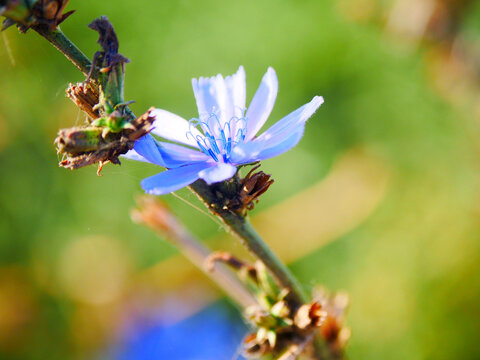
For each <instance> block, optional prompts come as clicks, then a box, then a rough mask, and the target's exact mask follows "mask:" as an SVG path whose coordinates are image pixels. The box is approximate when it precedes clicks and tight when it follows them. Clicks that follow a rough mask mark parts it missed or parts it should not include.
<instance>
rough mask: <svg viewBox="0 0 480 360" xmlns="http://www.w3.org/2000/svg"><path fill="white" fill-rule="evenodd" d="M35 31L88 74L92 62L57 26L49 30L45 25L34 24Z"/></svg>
mask: <svg viewBox="0 0 480 360" xmlns="http://www.w3.org/2000/svg"><path fill="white" fill-rule="evenodd" d="M33 29H34V30H35V31H36V32H37V33H39V34H40V35H41V36H43V37H44V38H45V39H47V40H48V41H49V42H50V43H51V44H52V45H53V46H55V47H56V48H57V50H58V51H60V52H61V53H62V54H63V55H65V57H66V58H67V59H68V60H70V61H71V62H72V64H73V65H75V66H76V67H77V69H78V70H80V71H81V72H82V73H84V74H85V76H86V75H88V73H89V71H90V68H91V67H92V62H91V61H90V59H89V58H88V57H87V56H86V55H85V54H84V53H83V52H82V51H81V50H80V49H79V48H78V47H77V46H76V45H75V44H74V43H72V42H71V41H70V39H69V38H67V37H66V36H65V34H64V33H63V32H62V30H60V29H59V28H57V29H55V30H49V29H48V27H46V26H35V27H34V28H33Z"/></svg>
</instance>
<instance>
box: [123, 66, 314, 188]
mask: <svg viewBox="0 0 480 360" xmlns="http://www.w3.org/2000/svg"><path fill="white" fill-rule="evenodd" d="M192 85H193V92H194V94H195V99H196V101H197V107H198V112H199V118H198V119H192V120H190V121H187V120H185V119H183V118H181V117H180V116H178V115H175V114H172V113H170V112H168V111H165V110H161V109H156V110H154V111H153V112H152V115H153V116H155V122H154V124H153V126H154V129H153V130H152V131H151V134H154V135H156V136H158V137H160V138H163V139H167V140H169V141H172V142H174V143H170V142H163V141H159V140H157V139H156V138H154V137H153V136H152V135H150V134H149V135H146V136H144V137H143V138H141V139H140V140H139V141H137V142H136V143H135V146H134V148H133V150H131V151H129V152H128V153H127V154H125V157H127V158H130V159H134V160H140V161H146V162H150V163H153V164H156V165H160V166H163V167H165V168H167V169H168V170H167V171H164V172H161V173H159V174H157V175H154V176H151V177H149V178H146V179H144V180H143V181H142V182H141V185H142V187H143V188H144V190H145V191H146V192H147V193H151V194H155V195H162V194H167V193H170V192H172V191H176V190H178V189H180V188H182V187H185V186H188V185H190V184H191V183H193V182H194V181H196V180H198V179H203V180H205V181H206V182H207V183H208V184H212V183H216V182H220V181H224V180H228V179H230V178H231V177H232V176H234V175H235V173H236V172H237V166H239V165H244V164H250V163H253V162H256V161H260V160H265V159H268V158H271V157H273V156H277V155H280V154H282V153H283V152H285V151H287V150H290V149H291V148H293V147H294V146H295V145H297V143H298V142H299V140H300V138H301V137H302V135H303V131H304V129H305V122H306V121H307V120H308V118H310V116H312V115H313V113H314V112H315V111H316V110H317V109H318V107H319V106H320V105H321V104H322V103H323V98H322V97H321V96H315V97H314V98H313V99H312V101H310V102H309V103H308V104H305V105H303V106H302V107H300V108H298V109H297V110H295V111H293V112H292V113H290V114H288V115H287V116H285V117H284V118H283V119H281V120H280V121H278V122H277V123H276V124H274V125H273V126H272V127H270V128H269V129H268V130H266V131H265V132H264V133H262V134H261V135H259V136H256V135H257V133H258V131H259V130H260V128H261V127H262V126H263V125H264V124H265V122H266V121H267V118H268V116H269V115H270V113H271V111H272V108H273V104H274V103H275V99H276V97H277V91H278V80H277V75H276V74H275V71H274V70H273V69H272V68H268V70H267V72H266V74H265V75H264V76H263V79H262V82H261V84H260V87H259V88H258V90H257V92H256V94H255V96H254V97H253V99H252V101H251V103H250V106H249V107H248V109H246V108H245V97H246V90H245V70H244V69H243V67H242V66H241V67H240V68H239V69H238V71H237V72H236V73H235V74H234V75H232V76H227V77H226V78H225V79H224V78H223V77H222V75H220V74H219V75H217V76H214V77H211V78H202V77H201V78H200V79H198V80H197V79H193V80H192Z"/></svg>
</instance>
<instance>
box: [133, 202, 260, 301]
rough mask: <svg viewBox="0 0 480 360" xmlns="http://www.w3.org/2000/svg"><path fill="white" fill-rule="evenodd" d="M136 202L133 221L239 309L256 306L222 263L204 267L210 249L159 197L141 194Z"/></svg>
mask: <svg viewBox="0 0 480 360" xmlns="http://www.w3.org/2000/svg"><path fill="white" fill-rule="evenodd" d="M137 204H138V208H137V209H134V210H132V212H131V217H132V220H133V221H135V222H137V223H140V224H143V225H145V226H147V227H149V228H150V229H152V230H153V231H155V232H156V233H157V234H159V235H161V236H165V237H166V238H167V239H168V240H169V241H170V242H171V243H172V244H173V245H174V246H175V247H176V248H177V249H178V250H179V251H180V252H181V253H182V254H183V255H184V256H185V257H186V258H187V259H188V260H189V261H190V262H191V263H192V264H193V265H195V266H196V267H197V268H199V269H200V270H201V271H203V272H204V273H205V275H207V276H208V277H209V278H211V279H212V280H213V281H214V282H215V283H216V284H217V285H218V286H219V287H220V288H221V289H222V290H223V291H224V292H225V293H226V294H227V295H229V296H230V297H231V298H232V299H233V300H235V301H236V302H237V303H238V304H239V305H240V306H241V307H242V308H247V307H249V306H252V305H257V301H256V300H255V298H254V297H253V295H252V294H251V293H250V292H249V291H248V290H247V288H246V287H245V285H244V284H243V283H242V282H241V281H240V280H239V279H238V277H237V276H236V275H234V274H233V272H232V271H231V270H230V269H228V268H227V267H226V266H225V265H223V264H217V266H215V269H214V270H213V271H207V270H206V268H205V261H206V260H207V258H208V257H209V256H210V255H211V254H212V251H211V250H210V249H209V248H207V247H206V246H205V245H203V244H202V243H201V242H200V241H199V240H198V239H197V238H195V236H193V235H192V234H191V233H190V232H189V231H188V230H187V229H186V228H185V226H184V225H183V224H182V223H181V222H180V221H179V220H178V219H177V218H176V217H175V216H174V215H173V214H172V213H170V211H169V210H168V209H167V207H166V206H165V205H164V204H163V203H162V202H161V201H160V200H158V199H155V198H153V197H148V196H142V197H139V198H138V199H137Z"/></svg>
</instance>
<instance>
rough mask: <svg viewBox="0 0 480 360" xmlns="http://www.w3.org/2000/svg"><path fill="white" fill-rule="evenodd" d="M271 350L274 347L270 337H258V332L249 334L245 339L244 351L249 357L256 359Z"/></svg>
mask: <svg viewBox="0 0 480 360" xmlns="http://www.w3.org/2000/svg"><path fill="white" fill-rule="evenodd" d="M271 351H272V348H271V347H270V344H269V341H268V339H266V338H263V339H258V337H257V334H256V333H253V334H250V335H248V336H247V337H246V338H245V340H244V344H243V352H244V355H245V357H247V358H251V359H256V358H259V357H262V356H264V355H267V354H269V353H270V352H271Z"/></svg>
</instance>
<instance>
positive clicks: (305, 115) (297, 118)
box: [253, 96, 323, 142]
mask: <svg viewBox="0 0 480 360" xmlns="http://www.w3.org/2000/svg"><path fill="white" fill-rule="evenodd" d="M322 104H323V97H321V96H315V97H314V98H313V99H312V101H310V102H309V103H307V104H305V105H303V106H302V107H300V108H298V109H297V110H295V111H293V112H291V113H290V114H288V115H287V116H285V117H284V118H283V119H281V120H279V121H277V122H276V123H275V124H273V125H272V126H271V127H270V128H268V129H267V130H266V131H265V132H264V133H263V134H261V135H260V136H259V137H258V138H256V139H255V140H253V141H254V142H262V141H263V142H276V141H279V140H280V139H281V138H286V137H288V136H289V135H291V134H292V132H293V131H295V129H296V128H297V127H298V125H301V124H305V122H306V121H307V120H308V119H309V118H310V117H311V116H312V115H313V113H314V112H315V111H316V110H317V109H318V108H319V107H320V105H322Z"/></svg>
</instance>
